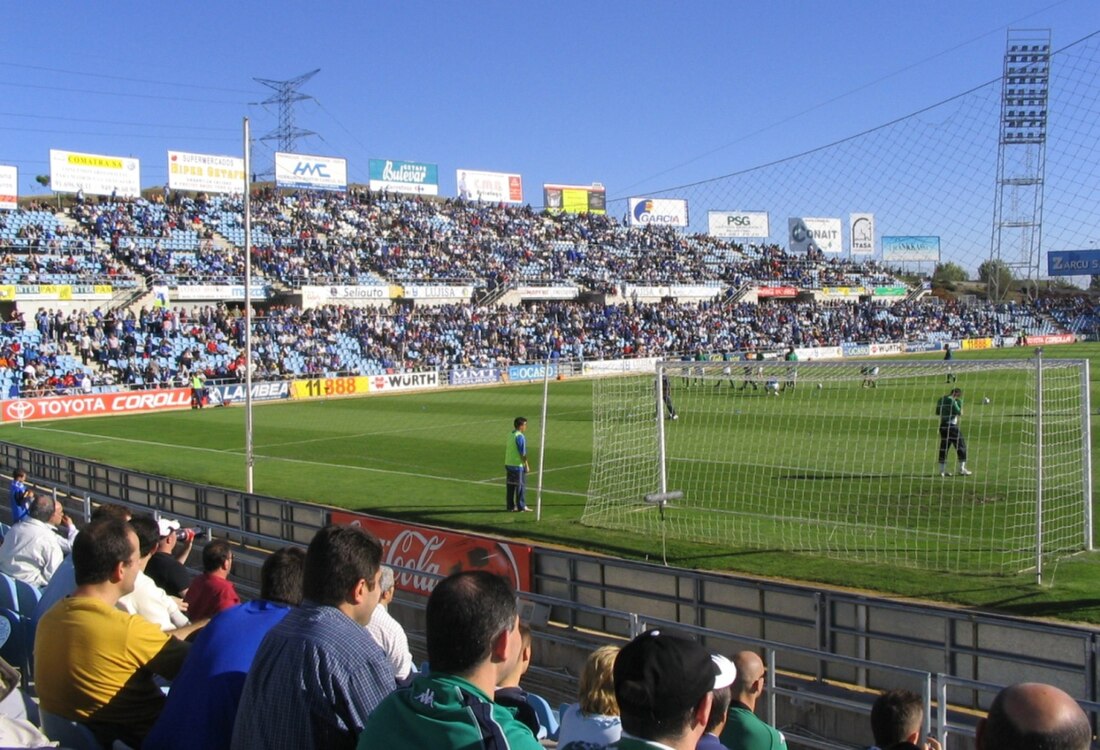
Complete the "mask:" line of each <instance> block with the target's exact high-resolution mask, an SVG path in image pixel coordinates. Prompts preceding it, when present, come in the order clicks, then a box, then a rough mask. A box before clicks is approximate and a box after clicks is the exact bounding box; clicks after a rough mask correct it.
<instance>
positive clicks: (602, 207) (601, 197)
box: [542, 184, 607, 214]
mask: <svg viewBox="0 0 1100 750" xmlns="http://www.w3.org/2000/svg"><path fill="white" fill-rule="evenodd" d="M542 205H543V206H544V207H545V208H546V209H547V210H548V211H562V212H564V213H567V214H586V213H587V214H605V213H607V191H606V190H605V189H604V187H603V186H602V185H598V184H596V185H587V186H586V185H543V186H542Z"/></svg>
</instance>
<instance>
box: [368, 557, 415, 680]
mask: <svg viewBox="0 0 1100 750" xmlns="http://www.w3.org/2000/svg"><path fill="white" fill-rule="evenodd" d="M379 580H380V583H379V585H380V586H381V587H382V598H381V599H380V600H379V602H378V606H377V607H375V608H374V614H372V615H371V616H370V624H369V625H367V632H368V633H370V634H371V637H372V638H374V642H375V643H377V644H378V645H379V646H381V647H382V650H383V651H385V652H386V658H387V659H388V660H389V662H390V665H391V666H392V667H393V676H394V679H396V680H398V681H401V680H404V679H405V678H406V677H408V676H409V674H410V673H411V672H412V668H413V660H412V654H411V653H410V652H409V638H408V636H407V635H405V629H404V628H403V627H401V623H399V622H398V621H397V620H395V619H394V618H393V615H391V614H390V613H389V609H388V606H389V603H390V602H392V601H393V595H394V592H395V591H396V589H395V588H394V577H393V568H391V567H389V566H388V565H383V566H382V567H381V577H380V579H379Z"/></svg>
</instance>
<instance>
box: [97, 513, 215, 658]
mask: <svg viewBox="0 0 1100 750" xmlns="http://www.w3.org/2000/svg"><path fill="white" fill-rule="evenodd" d="M130 528H132V529H133V530H134V533H135V534H137V538H138V554H139V555H141V558H140V559H139V560H138V568H139V570H140V571H141V572H139V573H138V574H137V578H135V579H134V590H133V591H131V592H130V593H129V594H126V595H125V596H123V597H121V598H120V599H119V600H118V604H116V605H115V606H117V607H118V608H119V609H121V610H122V611H124V612H127V613H129V614H131V615H141V616H142V617H144V618H145V619H146V620H148V621H149V622H151V623H153V624H154V625H156V626H157V627H159V628H160V629H161V630H163V631H165V632H171V633H172V635H174V636H176V637H177V638H186V637H187V636H188V635H190V634H191V633H192V632H194V631H195V630H198V629H199V628H201V627H202V626H203V625H205V624H206V623H207V622H208V620H202V621H200V622H196V623H192V622H191V621H190V620H189V619H188V618H187V615H185V614H184V613H183V612H182V611H181V609H180V606H179V602H178V600H176V599H174V598H173V597H171V596H169V595H168V592H166V591H165V590H164V589H162V588H160V587H159V586H157V584H156V583H154V582H153V579H152V578H150V577H149V576H147V575H145V566H146V565H148V564H149V560H150V559H151V558H152V557H153V553H154V552H155V551H156V549H157V544H158V542H160V528H159V526H158V524H157V521H156V519H154V518H153V517H152V516H151V515H149V514H148V513H143V514H140V515H136V516H134V517H133V518H131V519H130Z"/></svg>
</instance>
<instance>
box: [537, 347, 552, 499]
mask: <svg viewBox="0 0 1100 750" xmlns="http://www.w3.org/2000/svg"><path fill="white" fill-rule="evenodd" d="M549 395H550V352H547V353H546V362H545V363H544V364H543V366H542V419H540V420H539V489H538V492H537V493H535V520H536V521H541V520H542V458H543V456H545V455H546V402H547V401H548V400H549Z"/></svg>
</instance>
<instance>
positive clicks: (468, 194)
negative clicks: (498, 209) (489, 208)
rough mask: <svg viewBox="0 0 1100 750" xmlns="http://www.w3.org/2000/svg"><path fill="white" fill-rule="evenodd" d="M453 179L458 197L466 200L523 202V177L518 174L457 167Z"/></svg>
mask: <svg viewBox="0 0 1100 750" xmlns="http://www.w3.org/2000/svg"><path fill="white" fill-rule="evenodd" d="M455 181H456V183H457V185H458V197H459V198H464V199H465V200H468V201H485V202H486V203H523V178H522V177H520V176H519V175H518V174H509V173H507V172H478V171H476V170H473V169H459V170H457V171H456V172H455Z"/></svg>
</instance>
